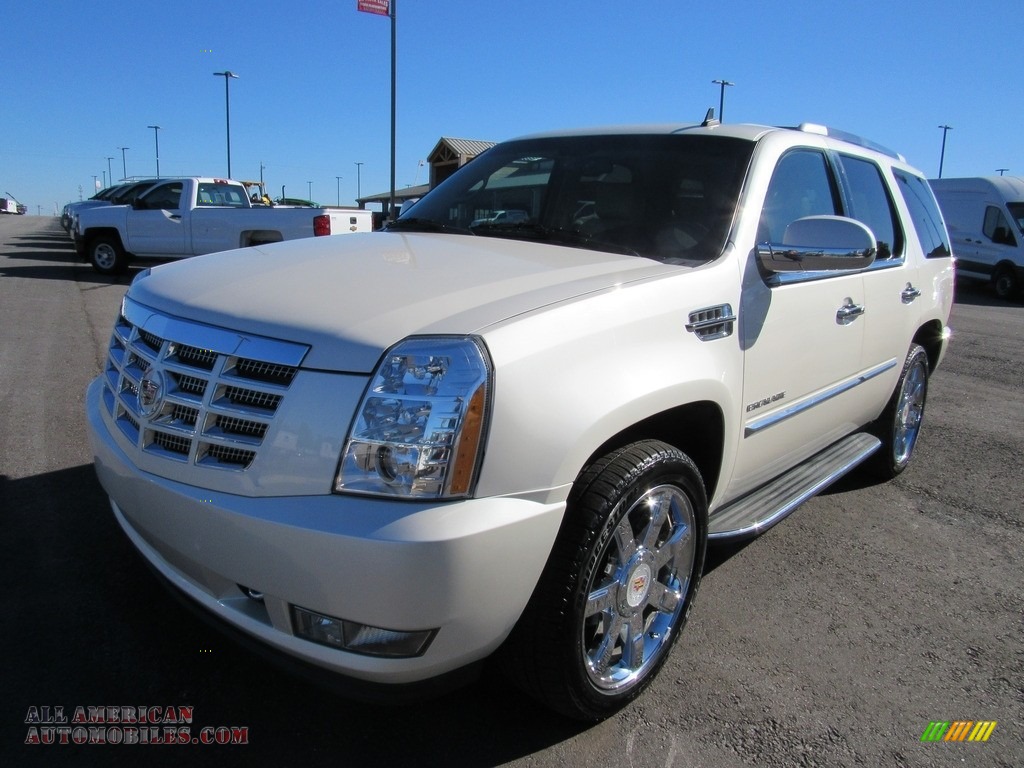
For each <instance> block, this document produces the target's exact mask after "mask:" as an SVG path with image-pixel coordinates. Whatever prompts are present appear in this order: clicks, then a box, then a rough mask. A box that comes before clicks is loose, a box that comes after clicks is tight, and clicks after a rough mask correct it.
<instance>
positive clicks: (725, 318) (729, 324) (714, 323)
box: [686, 304, 736, 341]
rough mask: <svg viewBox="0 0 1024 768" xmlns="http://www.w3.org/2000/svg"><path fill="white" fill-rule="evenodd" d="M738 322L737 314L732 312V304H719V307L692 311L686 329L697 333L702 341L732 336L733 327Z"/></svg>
mask: <svg viewBox="0 0 1024 768" xmlns="http://www.w3.org/2000/svg"><path fill="white" fill-rule="evenodd" d="M735 323H736V315H734V314H733V313H732V306H731V305H729V304H719V305H718V306H717V307H708V308H707V309H698V310H697V311H695V312H691V313H690V322H688V323H687V324H686V330H688V331H689V332H690V333H693V334H696V335H697V338H698V339H700V340H701V341H712V340H714V339H724V338H725V337H726V336H732V329H733V327H734V325H735Z"/></svg>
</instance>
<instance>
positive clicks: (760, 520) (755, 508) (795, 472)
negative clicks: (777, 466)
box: [708, 432, 882, 541]
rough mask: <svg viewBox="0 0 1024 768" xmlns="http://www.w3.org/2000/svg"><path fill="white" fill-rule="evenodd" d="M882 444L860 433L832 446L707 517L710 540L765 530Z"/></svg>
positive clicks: (875, 438)
mask: <svg viewBox="0 0 1024 768" xmlns="http://www.w3.org/2000/svg"><path fill="white" fill-rule="evenodd" d="M881 444H882V443H881V441H880V440H879V439H878V438H877V437H874V436H873V435H869V434H866V433H863V432H858V433H856V434H853V435H850V436H849V437H846V438H844V439H842V440H840V441H839V442H838V443H835V444H833V445H831V446H829V447H828V448H826V449H825V450H824V451H822V452H821V453H818V454H815V455H814V456H812V457H811V458H809V459H808V460H807V461H805V462H803V463H802V464H798V465H797V466H796V467H794V468H793V469H791V470H790V471H789V472H787V473H786V474H784V475H781V476H779V477H777V478H776V479H774V480H772V481H771V482H770V483H768V484H767V485H765V486H762V487H761V488H758V489H757V490H756V491H754V492H752V493H750V494H748V495H747V496H744V497H743V498H742V499H739V500H737V501H734V502H733V503H732V504H729V505H728V506H726V507H722V508H721V509H719V510H718V511H716V512H715V513H714V514H713V515H712V516H711V518H710V519H709V520H708V539H710V540H712V541H713V540H715V539H733V538H751V537H754V536H758V535H760V534H762V533H764V532H765V531H767V530H768V529H769V528H771V527H772V526H773V525H775V524H776V523H777V522H779V521H780V520H782V519H783V518H784V517H786V515H788V514H789V513H790V512H792V511H793V510H794V509H796V508H797V507H799V506H800V505H801V504H803V503H804V502H805V501H807V500H808V499H809V498H811V497H812V496H814V495H815V494H817V493H819V492H821V491H822V490H823V489H824V488H826V487H827V486H829V485H831V484H832V483H834V482H835V481H836V480H838V479H839V478H840V477H842V476H843V475H845V474H846V473H847V472H849V471H850V470H851V469H853V468H854V467H856V466H857V465H858V464H860V463H861V462H862V461H864V460H865V459H866V458H868V456H870V455H871V454H873V453H874V452H875V451H877V450H878V448H879V447H880V446H881Z"/></svg>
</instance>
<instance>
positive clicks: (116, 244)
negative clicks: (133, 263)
mask: <svg viewBox="0 0 1024 768" xmlns="http://www.w3.org/2000/svg"><path fill="white" fill-rule="evenodd" d="M87 253H88V254H89V263H90V264H92V268H93V269H95V270H96V271H97V272H99V273H100V274H101V275H118V274H121V273H122V272H124V271H125V269H127V268H128V257H127V256H126V255H125V252H124V248H122V247H121V240H120V238H118V237H117V236H116V235H98V236H96V237H94V238H92V239H91V240H90V241H89V247H88V249H87Z"/></svg>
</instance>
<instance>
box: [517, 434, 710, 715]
mask: <svg viewBox="0 0 1024 768" xmlns="http://www.w3.org/2000/svg"><path fill="white" fill-rule="evenodd" d="M706 543H707V500H706V494H705V490H704V485H703V482H702V480H701V477H700V473H699V471H698V470H697V467H696V466H695V465H694V463H693V462H692V461H691V460H690V459H689V458H688V457H687V456H686V455H685V454H683V453H681V452H680V451H678V450H677V449H675V448H673V447H672V446H670V445H667V444H665V443H661V442H657V441H653V440H648V441H642V442H638V443H634V444H632V445H629V446H627V447H625V448H622V449H620V450H617V451H614V452H613V453H611V454H609V455H607V456H605V457H604V458H602V459H600V460H598V461H597V462H595V463H594V464H593V465H591V466H590V467H589V468H588V469H587V470H585V471H584V472H583V473H582V474H581V475H580V477H579V478H578V479H577V481H576V484H575V486H574V488H573V492H572V493H571V494H570V497H569V504H568V508H567V510H566V519H565V521H564V522H563V525H562V529H561V530H560V531H559V534H558V538H557V539H556V541H555V545H554V548H553V549H552V552H551V555H550V558H549V560H548V564H547V565H546V566H545V569H544V573H543V574H542V576H541V579H540V582H539V583H538V585H537V588H536V590H535V591H534V594H533V597H532V598H531V601H530V604H529V605H528V607H527V609H526V611H525V612H524V614H523V616H522V617H521V618H520V621H519V623H518V624H517V625H516V628H515V629H514V630H513V632H512V635H511V636H510V637H509V640H508V642H507V643H506V646H505V648H504V649H503V654H502V662H503V665H504V670H505V673H506V675H507V676H509V677H510V678H511V680H512V682H513V683H515V684H516V685H518V686H519V687H520V688H522V689H523V690H525V691H526V692H527V693H529V694H531V695H533V696H535V697H536V698H538V699H540V700H541V701H543V702H544V703H545V704H547V705H548V706H550V707H552V708H553V709H555V710H557V711H560V712H562V713H563V714H566V715H568V716H570V717H573V718H575V719H579V720H591V721H592V720H600V719H602V718H605V717H607V716H609V715H610V714H612V713H613V712H615V711H616V710H617V709H619V708H620V707H622V706H623V705H624V704H626V703H628V702H629V701H631V700H633V699H634V698H636V697H637V696H638V695H639V694H640V693H641V692H642V691H643V690H644V689H645V688H646V687H647V686H648V685H649V684H650V682H651V681H652V680H653V679H654V677H655V676H656V675H657V673H658V671H659V670H660V668H661V666H662V665H663V664H664V663H665V660H666V658H667V657H668V653H669V651H670V649H671V648H672V645H673V644H674V643H675V641H676V639H677V638H678V636H679V633H680V632H681V631H682V628H683V625H684V624H685V622H686V617H687V615H688V613H689V611H690V606H691V605H692V604H693V599H694V596H695V595H696V593H697V586H698V584H699V583H700V577H701V572H702V570H703V567H704V553H705V549H706Z"/></svg>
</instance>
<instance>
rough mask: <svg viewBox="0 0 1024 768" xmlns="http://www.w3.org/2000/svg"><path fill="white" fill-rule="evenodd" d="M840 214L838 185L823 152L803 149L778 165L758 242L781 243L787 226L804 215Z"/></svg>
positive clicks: (792, 153)
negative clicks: (836, 185)
mask: <svg viewBox="0 0 1024 768" xmlns="http://www.w3.org/2000/svg"><path fill="white" fill-rule="evenodd" d="M838 213H840V209H839V206H838V204H837V197H836V190H835V184H834V183H833V181H832V174H831V173H830V172H829V167H828V161H827V160H826V159H825V155H824V153H823V152H818V151H816V150H809V149H799V150H795V151H792V152H789V153H787V154H786V155H783V157H782V159H781V160H779V164H778V165H777V166H775V173H773V174H772V181H771V184H769V185H768V194H767V196H766V197H765V200H764V208H763V209H762V211H761V224H760V227H759V229H758V236H757V239H758V242H762V243H763V242H769V243H781V242H783V235H784V234H785V232H786V227H788V226H789V225H790V223H792V222H794V221H796V220H797V219H801V218H803V217H804V216H820V215H835V214H838Z"/></svg>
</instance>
